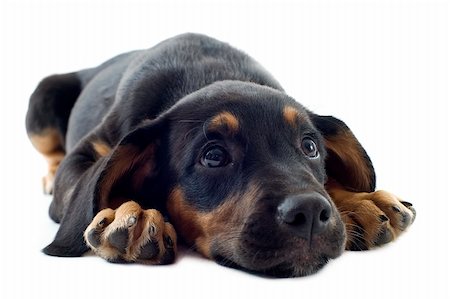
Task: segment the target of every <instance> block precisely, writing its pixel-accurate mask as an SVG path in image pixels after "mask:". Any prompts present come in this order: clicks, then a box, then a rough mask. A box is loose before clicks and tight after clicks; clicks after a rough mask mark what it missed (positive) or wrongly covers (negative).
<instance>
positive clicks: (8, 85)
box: [0, 0, 450, 299]
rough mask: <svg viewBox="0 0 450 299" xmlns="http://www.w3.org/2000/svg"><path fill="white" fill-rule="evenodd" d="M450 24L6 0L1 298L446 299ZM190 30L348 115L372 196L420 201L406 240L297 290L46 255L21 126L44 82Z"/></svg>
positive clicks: (51, 229) (35, 167) (253, 4)
mask: <svg viewBox="0 0 450 299" xmlns="http://www.w3.org/2000/svg"><path fill="white" fill-rule="evenodd" d="M448 17H449V4H448V2H447V1H413V0H405V1H395V0H391V1H361V0H360V1H329V2H325V1H298V0H297V1H261V0H260V1H256V0H255V1H243V0H242V1H223V2H217V1H206V0H205V1H177V2H174V1H167V0H165V1H159V2H152V1H93V0H89V1H61V0H58V1H56V0H54V1H48V0H45V1H44V0H40V1H21V0H14V1H13V0H11V1H9V0H6V1H5V0H2V2H1V36H0V51H1V55H0V59H1V65H0V66H1V67H0V74H1V78H0V95H1V99H0V105H1V112H0V113H1V115H0V122H1V123H0V124H1V126H0V130H1V141H0V142H1V146H0V150H1V155H0V159H1V165H0V173H1V175H2V178H1V180H0V184H1V188H0V221H1V222H0V225H1V226H0V228H1V229H0V231H1V235H0V272H1V276H2V278H1V279H0V297H1V298H94V297H98V298H121V297H122V298H134V297H137V296H138V297H140V298H175V297H186V298H321V297H324V298H325V297H329V298H341V297H342V298H377V299H379V298H445V297H446V298H449V297H448V296H449V286H448V282H449V258H448V254H449V246H448V243H449V241H448V239H449V236H450V234H449V223H448V219H449V217H448V214H449V212H450V211H449V206H448V200H449V191H448V185H449V182H450V181H449V171H448V169H449V159H448V155H449V147H448V139H449V122H448V117H449V106H448V102H449V93H448V86H449V75H448V71H449V47H448V42H449V23H448V22H449V20H448ZM187 31H191V32H200V33H206V34H208V35H211V36H214V37H216V38H219V39H221V40H224V41H227V42H229V43H231V44H232V45H234V46H236V47H238V48H240V49H243V50H245V51H246V52H247V53H249V54H250V55H252V56H253V57H255V58H256V59H257V60H259V61H260V62H261V63H262V64H263V65H264V66H265V67H266V68H267V69H268V70H269V71H271V72H272V73H273V74H274V76H275V77H276V78H277V79H278V80H279V81H280V82H281V83H282V85H283V86H284V87H285V89H286V91H287V92H288V93H289V94H290V95H292V96H293V97H295V98H296V99H298V100H299V101H300V102H301V103H303V104H304V105H306V106H307V107H309V108H310V109H312V110H313V111H315V112H317V113H320V114H333V115H335V116H337V117H339V118H341V119H343V120H345V121H346V123H347V124H348V125H349V126H350V127H351V128H352V129H353V131H354V133H355V134H356V136H358V138H359V139H360V141H361V142H362V144H363V145H364V146H365V148H366V149H367V151H368V152H369V154H370V155H371V157H372V160H373V162H374V165H375V167H376V170H377V175H378V187H379V188H382V189H387V190H389V191H391V192H394V193H396V194H398V195H400V196H401V197H403V198H404V200H407V201H411V202H413V203H414V205H415V207H416V209H417V213H418V216H417V220H416V222H415V223H414V225H413V226H412V227H411V229H410V230H409V231H408V233H406V234H405V235H404V236H402V237H401V238H400V239H399V240H398V241H396V242H394V243H392V244H390V245H388V246H386V247H384V248H382V249H379V250H374V251H371V252H363V253H350V252H346V253H345V254H344V255H343V256H342V257H340V258H339V259H337V260H335V261H332V262H331V263H329V264H328V265H327V266H326V267H325V268H324V269H323V270H322V271H320V272H319V273H318V274H316V275H313V276H310V277H306V278H298V279H267V278H260V277H256V276H252V275H249V274H246V273H243V272H239V271H236V270H231V269H227V268H224V267H221V266H218V265H216V264H214V263H212V262H210V261H207V260H203V259H201V258H199V257H198V256H196V255H195V254H192V253H190V254H182V256H181V257H180V258H179V259H178V261H177V263H176V264H175V265H172V266H165V267H151V266H141V265H113V264H108V263H106V262H105V261H103V260H101V259H100V258H97V257H95V256H88V257H83V258H51V257H47V256H45V255H43V254H42V253H41V252H40V249H41V248H42V247H44V246H45V245H47V244H48V243H49V242H50V241H51V240H52V238H53V236H54V234H55V232H56V230H57V225H56V224H53V223H52V222H51V220H50V219H49V218H48V216H47V208H48V205H49V203H50V198H49V197H46V196H43V195H42V193H41V176H42V175H43V174H44V173H45V171H46V165H45V163H44V160H43V159H42V158H41V157H40V156H39V155H38V153H37V152H36V151H35V150H34V149H33V148H32V147H31V145H30V143H29V142H28V140H27V137H26V133H25V129H24V117H25V113H26V108H27V104H28V103H27V102H28V97H29V95H30V94H31V92H32V91H33V89H34V88H35V86H36V84H37V83H38V81H39V80H40V79H41V78H43V77H44V76H47V75H49V74H53V73H65V72H69V71H73V70H77V69H80V68H84V67H90V66H95V65H96V64H98V63H100V62H102V61H104V60H106V59H108V58H110V57H111V56H113V55H115V54H118V53H121V52H123V51H128V50H132V49H137V48H147V47H150V46H152V45H154V44H155V43H157V42H159V41H161V40H163V39H165V38H168V37H171V36H173V35H176V34H179V33H183V32H187ZM313 296H314V297H313Z"/></svg>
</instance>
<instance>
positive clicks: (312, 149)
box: [302, 137, 319, 159]
mask: <svg viewBox="0 0 450 299" xmlns="http://www.w3.org/2000/svg"><path fill="white" fill-rule="evenodd" d="M302 151H303V153H304V154H305V155H306V156H308V158H311V159H313V158H317V157H318V156H319V150H318V149H317V145H316V143H315V142H314V141H313V140H312V139H311V138H309V137H306V138H303V140H302Z"/></svg>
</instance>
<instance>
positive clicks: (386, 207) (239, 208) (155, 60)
mask: <svg viewBox="0 0 450 299" xmlns="http://www.w3.org/2000/svg"><path fill="white" fill-rule="evenodd" d="M26 124H27V131H28V136H29V138H30V140H31V142H32V144H33V145H34V147H35V148H36V149H37V150H38V151H39V152H41V153H42V154H43V155H44V156H45V158H46V159H47V161H48V165H49V172H48V175H47V176H46V177H44V180H43V185H44V190H45V192H47V193H53V201H52V203H51V205H50V217H51V218H52V219H53V220H54V221H56V222H58V223H60V224H61V225H60V227H59V230H58V232H57V234H56V237H55V239H54V241H53V242H52V243H51V244H50V245H48V246H47V247H46V248H45V249H44V252H45V253H46V254H48V255H54V256H80V255H82V254H83V253H85V252H86V251H88V250H89V249H91V250H93V251H94V252H95V253H96V254H97V255H99V256H100V257H102V258H104V259H106V260H108V261H111V262H119V261H125V262H140V263H148V264H167V263H172V262H174V260H175V258H176V251H177V243H178V241H177V234H178V237H179V238H180V241H182V242H183V243H185V244H187V245H188V246H192V247H193V248H195V249H196V250H197V251H198V252H200V253H201V254H202V255H203V256H205V257H207V258H210V259H212V260H214V261H216V262H217V263H219V264H222V265H225V266H230V267H235V268H238V269H242V270H246V271H250V272H253V273H258V274H262V275H268V276H275V277H291V276H302V275H308V274H311V273H314V272H316V271H317V270H318V269H320V268H321V267H322V266H324V265H325V264H326V263H327V261H328V260H329V259H333V258H336V257H338V256H339V255H341V253H342V252H343V250H344V249H348V250H367V249H370V248H373V247H376V246H380V245H383V244H385V243H388V242H390V241H392V240H393V239H395V238H396V237H397V236H398V235H399V234H401V233H402V232H403V231H404V230H405V229H406V228H407V227H408V226H409V225H410V224H411V223H412V222H413V221H414V218H415V211H414V209H413V207H412V205H411V204H410V203H408V202H405V201H401V200H400V199H399V198H398V197H396V196H394V195H392V194H390V193H388V192H385V191H376V192H375V172H374V169H373V167H372V163H371V161H370V159H369V156H368V155H367V153H366V151H365V150H364V148H363V147H362V146H361V144H360V143H359V142H358V140H357V139H356V137H355V136H354V135H353V133H352V132H351V131H350V129H349V128H348V127H347V126H346V125H345V123H344V122H342V121H340V120H338V119H336V118H334V117H332V116H320V115H317V114H315V113H313V112H311V111H310V110H308V109H306V108H305V107H303V106H302V105H300V104H299V103H298V102H296V101H295V100H294V99H293V98H291V97H289V96H288V95H287V94H286V93H285V92H284V91H283V89H282V87H281V86H280V84H279V83H278V82H277V81H276V80H275V79H274V78H273V77H272V76H271V75H270V74H269V73H268V72H267V71H266V70H265V69H264V68H263V67H262V66H261V65H259V64H258V63H257V62H256V61H255V60H253V59H252V58H251V57H249V56H248V55H246V54H244V53H243V52H241V51H239V50H237V49H235V48H233V47H231V46H229V45H228V44H225V43H222V42H220V41H217V40H215V39H212V38H209V37H207V36H203V35H198V34H184V35H180V36H177V37H174V38H171V39H168V40H166V41H163V42H162V43H160V44H158V45H156V46H154V47H152V48H150V49H148V50H142V51H134V52H130V53H126V54H122V55H119V56H117V57H115V58H113V59H111V60H109V61H107V62H105V63H103V64H101V65H100V66H98V67H96V68H91V69H85V70H81V71H79V72H75V73H70V74H64V75H54V76H50V77H47V78H45V79H44V80H43V81H42V82H41V83H40V84H39V85H38V87H37V89H36V90H35V92H34V93H33V94H32V96H31V99H30V104H29V110H28V113H27V118H26Z"/></svg>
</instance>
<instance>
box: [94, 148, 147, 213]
mask: <svg viewBox="0 0 450 299" xmlns="http://www.w3.org/2000/svg"><path fill="white" fill-rule="evenodd" d="M154 154H155V145H153V144H150V145H148V146H147V147H146V148H145V149H144V150H140V149H139V148H138V147H136V146H133V145H122V146H119V147H118V148H117V149H115V151H114V153H113V154H112V157H111V161H110V168H109V170H108V174H107V175H106V176H105V177H104V179H103V181H102V183H101V187H100V188H101V189H100V207H110V206H111V202H110V201H113V200H114V198H111V194H110V191H111V188H112V186H114V184H116V183H117V182H118V181H119V180H120V179H121V178H122V177H123V176H124V175H126V174H128V173H129V174H130V175H131V176H132V177H133V180H132V187H133V188H134V189H139V188H140V187H141V185H142V183H143V182H144V180H145V177H146V175H149V174H150V173H151V170H152V169H153V168H154V164H153V158H154ZM131 171H133V172H131Z"/></svg>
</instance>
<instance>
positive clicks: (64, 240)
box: [43, 120, 163, 256]
mask: <svg viewBox="0 0 450 299" xmlns="http://www.w3.org/2000/svg"><path fill="white" fill-rule="evenodd" d="M162 127H163V123H162V121H159V120H154V121H149V122H148V123H147V124H145V125H142V126H139V127H138V128H136V129H135V130H134V131H132V132H131V133H129V134H128V135H126V136H125V137H124V138H123V139H122V140H121V141H120V142H119V143H118V144H117V145H116V146H115V147H114V148H113V149H111V150H108V148H107V147H106V146H104V148H103V150H102V151H100V152H101V153H99V150H98V146H97V149H96V148H95V141H92V140H93V139H95V138H87V139H85V141H84V144H80V146H79V147H78V148H77V149H76V150H75V151H74V152H73V153H71V154H70V155H69V156H68V157H67V159H68V161H66V163H64V164H65V165H61V166H62V169H60V170H58V171H60V173H59V174H58V175H60V176H61V177H62V178H60V180H61V181H64V179H65V177H67V176H68V175H71V176H72V177H73V176H74V175H76V174H77V172H80V167H84V166H83V165H87V168H86V169H84V170H82V173H80V177H79V180H78V181H77V183H76V184H75V186H74V188H73V191H72V192H69V193H71V194H70V198H69V199H68V200H69V205H68V207H67V208H66V210H65V214H64V216H63V218H62V219H61V225H60V227H59V230H58V232H57V234H56V236H55V239H54V241H53V242H52V243H51V244H50V245H48V246H47V247H46V248H44V250H43V251H44V253H46V254H48V255H54V256H80V255H82V254H83V253H84V252H86V251H87V250H88V247H87V246H86V244H85V243H84V238H83V233H84V230H85V229H86V228H87V227H88V225H89V224H90V223H91V221H92V219H93V218H94V216H95V215H96V213H98V212H99V211H100V210H102V209H104V208H106V207H108V208H112V209H116V208H117V207H119V206H120V205H121V204H122V203H123V202H125V201H128V200H131V199H132V200H138V199H137V198H136V196H139V194H140V192H142V190H141V189H142V188H143V185H144V183H145V182H148V181H149V180H152V179H154V178H155V177H156V176H157V172H158V167H157V164H156V160H157V159H156V152H157V150H158V147H159V146H160V144H161V131H162ZM65 172H67V173H65ZM66 181H70V180H67V179H66ZM72 181H73V180H72ZM65 184H68V183H67V182H65ZM65 189H66V190H67V189H70V188H68V187H66V188H65ZM55 191H56V189H55ZM66 192H67V191H66ZM55 195H56V194H55Z"/></svg>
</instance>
